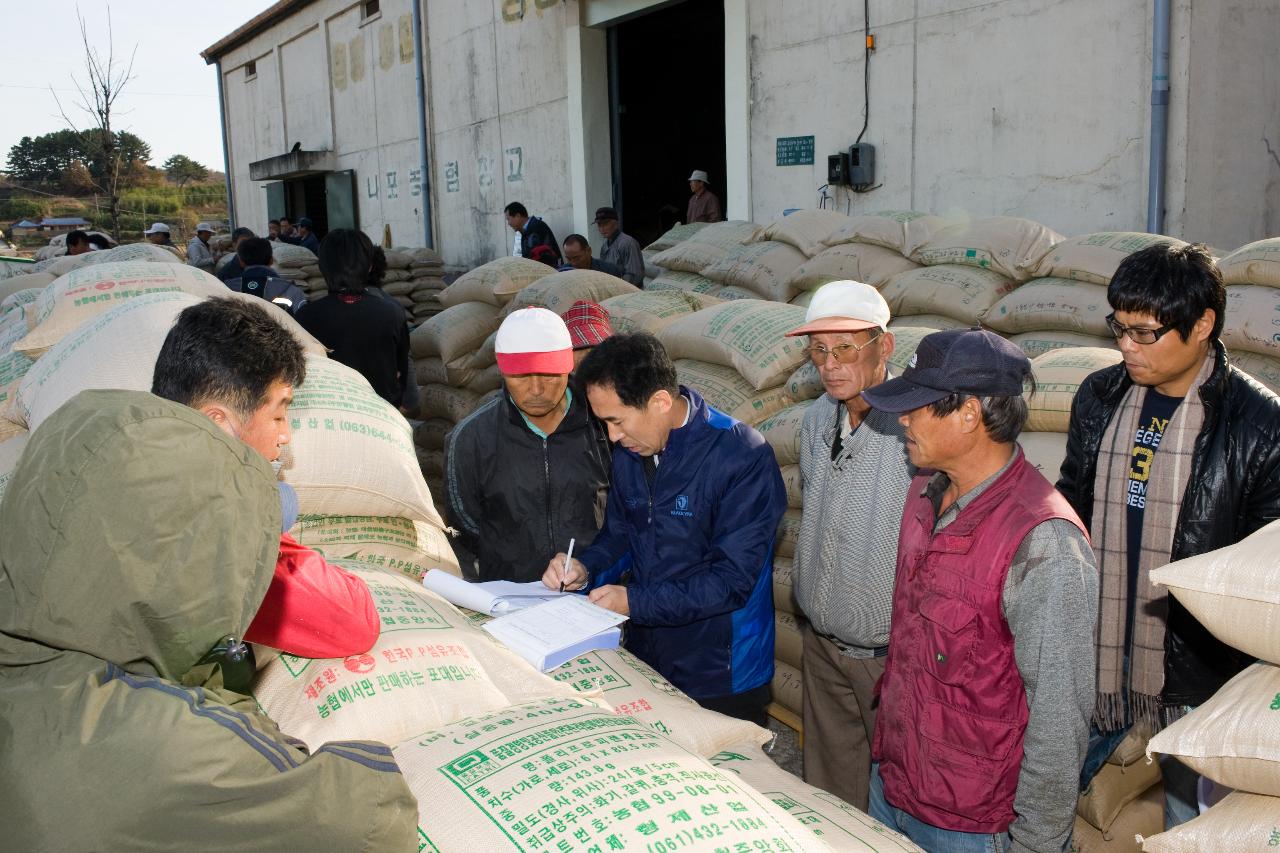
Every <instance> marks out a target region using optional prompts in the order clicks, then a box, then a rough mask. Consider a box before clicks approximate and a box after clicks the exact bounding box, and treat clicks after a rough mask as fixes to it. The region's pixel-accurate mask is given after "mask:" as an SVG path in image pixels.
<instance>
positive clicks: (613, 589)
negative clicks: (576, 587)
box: [587, 583, 631, 616]
mask: <svg viewBox="0 0 1280 853" xmlns="http://www.w3.org/2000/svg"><path fill="white" fill-rule="evenodd" d="M587 598H588V599H589V600H590V601H591V603H592V604H594V605H596V606H597V607H603V608H604V609H605V610H612V611H613V612H614V613H620V614H622V615H623V616H630V615H631V605H630V604H629V603H628V602H627V588H626V587H625V586H618V585H617V584H612V583H611V584H606V585H604V586H602V587H598V588H596V589H593V590H591V592H590V593H589V594H588V595H587Z"/></svg>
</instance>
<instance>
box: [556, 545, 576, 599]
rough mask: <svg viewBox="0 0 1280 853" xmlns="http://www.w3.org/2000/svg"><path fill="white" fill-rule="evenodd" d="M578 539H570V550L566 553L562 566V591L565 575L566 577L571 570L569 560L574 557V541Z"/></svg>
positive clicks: (561, 589) (562, 590)
mask: <svg viewBox="0 0 1280 853" xmlns="http://www.w3.org/2000/svg"><path fill="white" fill-rule="evenodd" d="M576 541H577V540H575V539H570V540H569V550H568V552H566V553H565V555H564V565H563V566H561V567H560V591H561V592H564V577H565V574H566V573H567V572H568V571H569V561H570V560H572V559H573V543H574V542H576Z"/></svg>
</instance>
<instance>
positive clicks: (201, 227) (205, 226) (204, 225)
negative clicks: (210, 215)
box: [196, 222, 217, 234]
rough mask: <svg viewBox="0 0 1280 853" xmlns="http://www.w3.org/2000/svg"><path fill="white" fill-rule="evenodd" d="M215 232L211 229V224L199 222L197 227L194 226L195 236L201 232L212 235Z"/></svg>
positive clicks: (214, 229)
mask: <svg viewBox="0 0 1280 853" xmlns="http://www.w3.org/2000/svg"><path fill="white" fill-rule="evenodd" d="M216 230H217V229H216V228H214V227H213V223H212V222H201V223H200V224H199V225H197V226H196V233H197V234H199V233H200V232H201V231H208V232H209V233H210V234H212V233H213V232H214V231H216Z"/></svg>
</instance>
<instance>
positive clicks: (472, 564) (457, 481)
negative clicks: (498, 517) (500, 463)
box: [444, 420, 485, 580]
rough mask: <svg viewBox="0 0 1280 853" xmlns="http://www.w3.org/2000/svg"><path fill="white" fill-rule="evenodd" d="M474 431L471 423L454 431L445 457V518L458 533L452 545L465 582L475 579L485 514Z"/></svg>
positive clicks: (472, 421) (450, 435)
mask: <svg viewBox="0 0 1280 853" xmlns="http://www.w3.org/2000/svg"><path fill="white" fill-rule="evenodd" d="M475 429H476V422H475V421H474V420H471V421H468V422H467V423H466V425H462V424H459V425H458V426H456V427H454V428H453V431H452V432H450V433H449V440H448V442H447V443H446V444H445V453H444V490H445V518H446V520H447V521H448V522H449V526H450V527H452V528H454V529H455V530H457V531H458V533H457V535H456V536H454V537H453V541H452V543H451V544H452V545H453V550H454V555H455V556H456V557H457V558H458V565H459V566H461V568H462V576H463V577H464V578H466V579H467V580H475V579H476V577H477V572H476V560H477V558H478V557H479V555H480V523H481V520H482V519H483V518H484V513H485V507H484V491H483V488H482V486H483V484H482V483H481V480H480V466H479V464H477V459H478V454H477V453H476V446H475V441H474V439H473V436H472V431H473V430H475Z"/></svg>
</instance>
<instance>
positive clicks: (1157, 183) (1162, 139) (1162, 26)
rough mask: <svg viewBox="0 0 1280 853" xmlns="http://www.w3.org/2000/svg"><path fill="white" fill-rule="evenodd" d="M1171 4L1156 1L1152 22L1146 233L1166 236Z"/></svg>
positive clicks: (1164, 1)
mask: <svg viewBox="0 0 1280 853" xmlns="http://www.w3.org/2000/svg"><path fill="white" fill-rule="evenodd" d="M1170 6H1171V0H1155V13H1154V15H1153V16H1152V21H1151V156H1150V166H1149V172H1148V175H1147V231H1149V232H1151V233H1152V234H1161V233H1163V232H1164V179H1165V171H1166V169H1167V166H1168V161H1167V157H1166V148H1167V144H1168V137H1169V30H1170V17H1171V13H1170Z"/></svg>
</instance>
